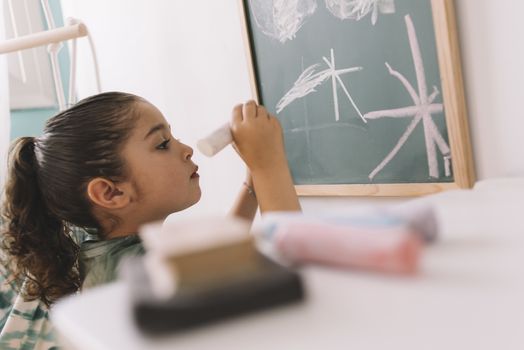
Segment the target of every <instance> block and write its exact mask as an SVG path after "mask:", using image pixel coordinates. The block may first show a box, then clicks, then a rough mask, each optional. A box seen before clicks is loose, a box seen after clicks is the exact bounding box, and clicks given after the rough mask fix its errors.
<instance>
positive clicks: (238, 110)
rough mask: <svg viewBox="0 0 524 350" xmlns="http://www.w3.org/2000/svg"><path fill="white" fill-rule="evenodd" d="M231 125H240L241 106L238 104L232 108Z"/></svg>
mask: <svg viewBox="0 0 524 350" xmlns="http://www.w3.org/2000/svg"><path fill="white" fill-rule="evenodd" d="M232 114H233V118H232V119H233V120H232V121H233V124H237V123H241V122H242V104H238V105H236V106H235V107H233V112H232Z"/></svg>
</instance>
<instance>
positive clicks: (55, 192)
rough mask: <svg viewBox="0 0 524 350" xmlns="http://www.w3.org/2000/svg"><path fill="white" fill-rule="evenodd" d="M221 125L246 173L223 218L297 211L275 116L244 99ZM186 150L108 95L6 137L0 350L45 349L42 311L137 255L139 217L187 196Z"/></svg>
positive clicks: (191, 196)
mask: <svg viewBox="0 0 524 350" xmlns="http://www.w3.org/2000/svg"><path fill="white" fill-rule="evenodd" d="M175 129H176V126H175ZM231 131H232V134H233V139H234V147H235V149H236V150H237V152H238V154H239V155H240V157H241V158H242V159H243V161H244V162H245V163H246V166H247V168H248V175H247V178H246V181H245V183H244V186H243V187H242V189H241V191H240V193H239V195H238V198H237V200H236V202H235V204H234V205H233V208H232V209H231V214H232V215H235V216H239V217H243V218H245V219H248V220H252V219H253V217H254V215H255V213H256V209H257V204H258V205H259V206H260V210H261V211H262V212H265V211H276V210H278V211H282V210H300V205H299V202H298V199H297V196H296V193H295V190H294V187H293V183H292V179H291V175H290V171H289V168H288V166H287V161H286V157H285V152H284V144H283V138H282V129H281V127H280V124H279V122H278V120H277V119H276V118H275V117H273V116H271V115H269V114H268V112H267V111H266V110H265V108H264V107H262V106H257V105H256V104H255V103H254V102H253V101H249V102H248V103H246V104H243V105H238V106H236V107H235V108H234V109H233V115H232V120H231ZM192 155H193V149H192V148H191V147H189V146H187V145H185V144H183V143H181V142H180V141H179V140H177V139H175V138H174V137H173V136H172V134H171V127H170V125H169V124H168V123H167V122H166V120H165V118H164V116H163V115H162V113H161V112H160V111H159V110H158V109H157V108H155V106H153V105H152V104H150V103H148V102H147V101H146V100H144V99H142V98H140V97H138V96H135V95H131V94H126V93H120V92H109V93H103V94H99V95H96V96H93V97H90V98H87V99H84V100H82V101H80V102H79V103H77V104H76V105H74V106H73V107H71V108H70V109H68V110H65V111H63V112H61V113H59V114H58V115H56V116H54V117H52V118H51V119H50V120H49V121H48V122H47V124H46V127H45V130H44V134H43V135H42V136H41V137H38V138H33V137H23V138H19V139H17V140H16V141H14V143H13V144H12V146H11V149H10V153H9V169H8V179H7V183H6V187H5V194H4V196H5V198H4V203H3V204H2V207H1V209H2V221H1V224H2V225H1V233H2V235H1V241H2V249H1V250H0V253H1V255H0V258H1V259H2V266H1V267H0V270H1V271H0V279H1V280H2V281H1V283H2V285H1V291H0V292H1V293H0V299H1V300H0V302H1V303H0V330H1V334H0V348H2V349H8V348H22V347H23V348H24V349H27V348H33V347H41V346H42V347H46V348H49V347H50V346H52V345H53V344H54V342H55V338H54V334H53V332H52V329H51V325H50V324H49V322H48V321H47V310H48V308H49V306H51V305H52V304H53V303H54V302H55V301H56V300H57V299H59V298H61V297H63V296H66V295H68V294H71V293H75V292H77V291H79V290H82V289H83V288H88V287H91V286H94V285H98V284H101V283H106V282H109V281H111V280H113V279H114V278H115V271H116V268H117V266H118V263H119V261H120V259H121V258H122V257H123V256H128V255H139V254H142V253H143V247H142V245H141V242H140V240H139V238H138V236H137V231H138V229H139V227H140V226H141V225H142V224H144V223H147V222H151V221H156V220H164V219H165V218H166V217H167V216H168V215H169V214H171V213H174V212H177V211H180V210H183V209H186V208H188V207H190V206H192V205H193V204H195V203H196V202H198V200H199V199H200V195H201V192H200V187H199V174H198V166H197V165H195V164H194V163H193V162H192V160H191V158H192ZM255 193H256V196H255Z"/></svg>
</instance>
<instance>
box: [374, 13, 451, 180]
mask: <svg viewBox="0 0 524 350" xmlns="http://www.w3.org/2000/svg"><path fill="white" fill-rule="evenodd" d="M404 19H405V22H406V27H407V32H408V38H409V44H410V47H411V54H412V56H413V62H414V66H415V73H416V77H417V83H418V94H417V92H416V91H415V89H414V88H413V86H412V85H411V84H410V82H409V81H408V80H407V79H406V78H405V77H404V76H403V75H402V74H401V73H399V72H397V71H395V70H394V69H393V68H391V66H390V65H389V64H388V63H387V62H386V67H387V68H388V70H389V73H390V74H391V75H392V76H394V77H395V78H397V79H398V80H400V82H401V83H402V85H404V88H405V89H406V90H407V91H408V93H409V95H410V96H411V99H412V100H413V103H414V104H415V105H414V106H410V107H404V108H397V109H389V110H381V111H374V112H370V113H366V114H365V115H364V118H365V119H366V120H369V119H379V118H405V117H413V120H412V121H411V123H410V124H409V125H408V127H407V128H406V130H405V132H404V134H402V136H401V137H400V139H399V140H398V142H397V144H396V145H395V147H394V148H393V149H392V150H391V151H390V152H389V154H388V155H387V156H386V157H385V158H384V160H382V162H381V163H380V164H379V165H378V166H377V167H376V168H375V169H374V170H373V171H372V172H371V173H370V174H369V178H370V179H371V180H372V179H373V178H374V177H375V176H376V175H377V174H378V173H379V172H380V171H381V170H382V169H383V168H384V167H385V166H386V165H387V164H388V163H389V162H390V161H391V160H392V159H393V158H394V157H395V156H396V154H397V153H398V151H399V150H400V148H402V146H403V145H404V143H405V142H406V141H407V139H408V138H409V136H410V135H411V133H413V130H415V127H416V126H417V125H418V123H419V122H420V121H422V124H423V129H424V138H425V144H426V153H427V159H428V170H429V176H430V177H432V178H438V177H439V169H438V160H437V150H436V146H438V148H439V150H440V152H441V153H442V155H443V158H444V168H445V169H444V173H445V175H446V176H450V175H451V164H450V163H451V151H450V148H449V146H448V144H447V143H446V141H445V140H444V138H443V137H442V135H441V134H440V132H439V131H438V128H437V126H436V125H435V122H434V121H433V119H432V115H433V114H435V113H442V112H443V110H444V106H443V105H442V103H433V101H434V100H435V98H436V97H437V95H438V94H439V91H438V90H437V88H436V87H433V93H432V94H431V95H430V96H428V92H427V85H426V73H425V70H424V63H423V61H422V55H421V53H420V47H419V43H418V39H417V33H416V31H415V26H414V25H413V21H412V20H411V16H410V15H407V16H405V17H404Z"/></svg>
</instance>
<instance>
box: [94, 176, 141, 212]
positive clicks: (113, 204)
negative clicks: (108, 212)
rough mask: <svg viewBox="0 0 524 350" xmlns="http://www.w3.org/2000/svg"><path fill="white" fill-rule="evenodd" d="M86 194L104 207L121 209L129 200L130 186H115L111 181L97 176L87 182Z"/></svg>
mask: <svg viewBox="0 0 524 350" xmlns="http://www.w3.org/2000/svg"><path fill="white" fill-rule="evenodd" d="M87 196H88V197H89V199H90V200H91V201H92V202H93V203H94V204H96V205H98V206H100V207H102V208H106V209H122V208H124V207H126V206H127V205H128V204H129V203H130V202H131V193H130V188H128V187H127V186H126V185H125V184H121V186H116V184H115V183H114V182H113V181H110V180H107V179H104V178H101V177H97V178H95V179H93V180H91V181H89V183H88V184H87Z"/></svg>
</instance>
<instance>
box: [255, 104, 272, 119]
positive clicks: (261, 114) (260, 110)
mask: <svg viewBox="0 0 524 350" xmlns="http://www.w3.org/2000/svg"><path fill="white" fill-rule="evenodd" d="M257 117H265V118H269V114H268V113H267V110H266V107H264V106H258V107H257Z"/></svg>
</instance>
